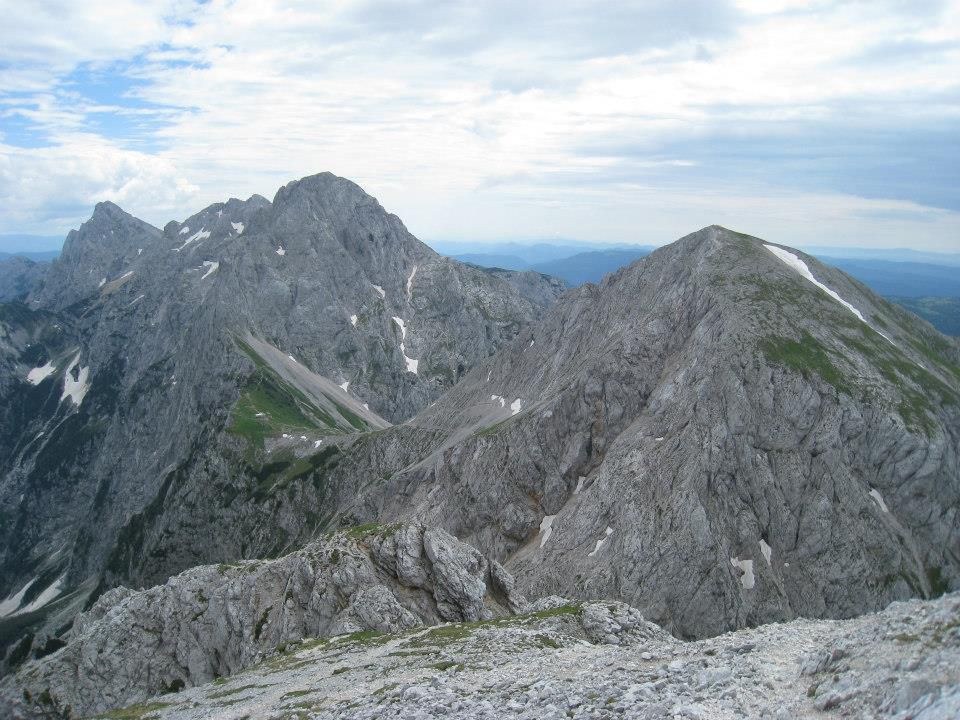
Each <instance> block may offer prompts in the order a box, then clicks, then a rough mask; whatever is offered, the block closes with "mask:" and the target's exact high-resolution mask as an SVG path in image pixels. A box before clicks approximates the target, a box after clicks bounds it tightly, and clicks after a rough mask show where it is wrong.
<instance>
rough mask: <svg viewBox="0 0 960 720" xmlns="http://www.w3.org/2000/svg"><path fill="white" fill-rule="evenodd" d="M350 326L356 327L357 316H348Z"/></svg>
mask: <svg viewBox="0 0 960 720" xmlns="http://www.w3.org/2000/svg"><path fill="white" fill-rule="evenodd" d="M350 324H351V325H353V326H354V327H356V326H357V316H356V315H351V316H350Z"/></svg>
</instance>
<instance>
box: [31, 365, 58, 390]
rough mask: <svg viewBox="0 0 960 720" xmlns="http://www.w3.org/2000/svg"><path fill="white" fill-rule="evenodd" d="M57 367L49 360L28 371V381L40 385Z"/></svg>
mask: <svg viewBox="0 0 960 720" xmlns="http://www.w3.org/2000/svg"><path fill="white" fill-rule="evenodd" d="M56 369H57V366H56V365H54V364H53V363H52V362H50V361H49V360H48V361H47V364H46V365H41V366H40V367H36V368H34V369H33V370H31V371H30V372H28V373H27V382H28V383H30V384H31V385H39V384H40V383H42V382H43V381H44V380H46V379H47V378H48V377H50V376H51V375H52V374H53V373H54V371H55V370H56Z"/></svg>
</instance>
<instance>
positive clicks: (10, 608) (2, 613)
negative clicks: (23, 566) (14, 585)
mask: <svg viewBox="0 0 960 720" xmlns="http://www.w3.org/2000/svg"><path fill="white" fill-rule="evenodd" d="M37 580H38V578H33V580H30V581H29V582H28V583H27V584H26V585H24V586H23V587H22V588H20V590H19V592H17V593H16V594H15V595H10V596H9V597H7V598H6V599H5V600H3V601H2V602H0V618H5V617H9V616H10V615H16V614H17V608H18V607H20V603H21V602H23V596H24V595H26V594H27V590H29V589H30V586H31V585H33V584H34V583H35V582H36V581H37Z"/></svg>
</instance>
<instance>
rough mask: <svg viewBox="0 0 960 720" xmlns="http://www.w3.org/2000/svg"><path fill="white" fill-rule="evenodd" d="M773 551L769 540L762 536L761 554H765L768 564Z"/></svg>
mask: <svg viewBox="0 0 960 720" xmlns="http://www.w3.org/2000/svg"><path fill="white" fill-rule="evenodd" d="M772 553H773V551H772V550H771V549H770V546H769V545H767V541H766V540H764V539H763V538H760V554H761V555H763V557H764V559H765V560H766V561H767V565H769V564H770V555H771V554H772Z"/></svg>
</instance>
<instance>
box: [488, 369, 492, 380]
mask: <svg viewBox="0 0 960 720" xmlns="http://www.w3.org/2000/svg"><path fill="white" fill-rule="evenodd" d="M491 375H493V370H487V382H490V376H491Z"/></svg>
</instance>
